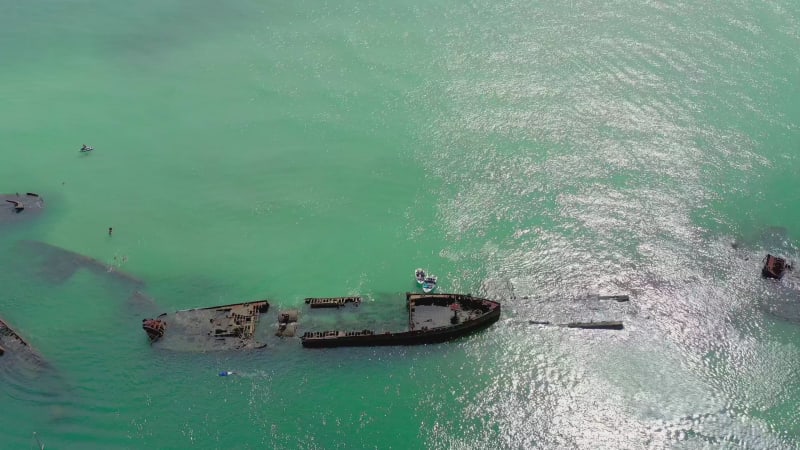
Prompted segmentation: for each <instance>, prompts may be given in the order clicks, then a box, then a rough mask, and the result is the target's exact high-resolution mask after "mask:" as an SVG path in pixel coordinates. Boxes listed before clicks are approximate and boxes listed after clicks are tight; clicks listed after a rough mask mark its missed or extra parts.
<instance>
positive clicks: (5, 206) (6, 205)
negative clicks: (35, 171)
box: [0, 192, 44, 224]
mask: <svg viewBox="0 0 800 450" xmlns="http://www.w3.org/2000/svg"><path fill="white" fill-rule="evenodd" d="M42 209H44V200H43V199H42V197H41V196H39V194H36V193H34V192H26V193H25V194H20V193H16V194H0V224H2V223H11V222H18V221H22V220H26V219H30V218H33V217H36V216H37V215H38V214H39V213H40V212H41V211H42Z"/></svg>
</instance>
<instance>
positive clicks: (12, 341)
mask: <svg viewBox="0 0 800 450" xmlns="http://www.w3.org/2000/svg"><path fill="white" fill-rule="evenodd" d="M11 356H15V357H17V358H19V359H22V360H27V361H28V362H29V363H31V364H33V365H35V366H41V367H44V366H47V363H46V362H45V360H44V359H43V358H42V357H41V356H40V355H39V353H38V352H37V351H36V350H34V349H33V347H31V346H30V345H28V343H27V342H26V341H25V339H23V338H22V337H20V335H19V334H17V332H16V331H14V329H13V328H11V327H10V326H9V325H8V324H7V323H6V322H5V321H3V319H0V358H3V357H5V358H9V357H11Z"/></svg>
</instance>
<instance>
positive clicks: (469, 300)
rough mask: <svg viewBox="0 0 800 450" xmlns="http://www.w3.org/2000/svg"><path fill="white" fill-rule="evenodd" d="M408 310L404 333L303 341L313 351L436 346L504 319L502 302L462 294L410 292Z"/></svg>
mask: <svg viewBox="0 0 800 450" xmlns="http://www.w3.org/2000/svg"><path fill="white" fill-rule="evenodd" d="M406 308H407V309H408V329H407V330H404V331H386V332H380V333H377V332H375V331H374V330H368V329H364V330H358V331H339V330H332V331H309V332H306V333H304V334H303V336H302V337H301V342H302V344H303V347H310V348H322V347H352V346H379V345H417V344H434V343H439V342H445V341H449V340H452V339H456V338H458V337H461V336H466V335H468V334H471V333H474V332H476V331H478V330H481V329H483V328H486V327H488V326H489V325H491V324H493V323H494V322H497V320H498V319H499V318H500V303H498V302H495V301H492V300H486V299H482V298H475V297H472V296H470V295H461V294H416V293H406Z"/></svg>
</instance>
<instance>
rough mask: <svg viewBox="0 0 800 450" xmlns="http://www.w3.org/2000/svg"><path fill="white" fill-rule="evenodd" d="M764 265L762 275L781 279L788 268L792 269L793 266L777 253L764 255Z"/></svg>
mask: <svg viewBox="0 0 800 450" xmlns="http://www.w3.org/2000/svg"><path fill="white" fill-rule="evenodd" d="M763 262H764V267H763V268H761V276H763V277H764V278H775V279H777V280H780V279H781V278H783V275H784V274H785V273H786V271H787V270H792V266H791V265H789V264H787V263H786V260H785V259H783V258H781V257H779V256H775V255H770V254H767V256H765V257H764V260H763Z"/></svg>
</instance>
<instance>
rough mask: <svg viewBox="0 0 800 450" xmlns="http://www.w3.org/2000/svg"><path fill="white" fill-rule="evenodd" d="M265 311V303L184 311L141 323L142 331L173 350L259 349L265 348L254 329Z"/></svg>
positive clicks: (157, 342)
mask: <svg viewBox="0 0 800 450" xmlns="http://www.w3.org/2000/svg"><path fill="white" fill-rule="evenodd" d="M267 310H269V302H267V301H266V300H262V301H255V302H246V303H233V304H230V305H222V306H212V307H209V308H195V309H185V310H181V311H176V312H174V313H172V314H166V313H165V314H161V315H160V316H158V317H156V318H154V319H144V320H142V329H143V330H144V331H145V333H147V336H148V337H149V338H150V342H151V343H153V344H158V345H159V346H161V347H164V348H169V349H172V350H195V351H214V350H237V349H253V348H261V347H264V346H265V344H263V343H260V342H258V341H257V340H256V338H255V335H256V327H257V325H258V322H259V318H260V316H261V314H263V313H266V312H267Z"/></svg>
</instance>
